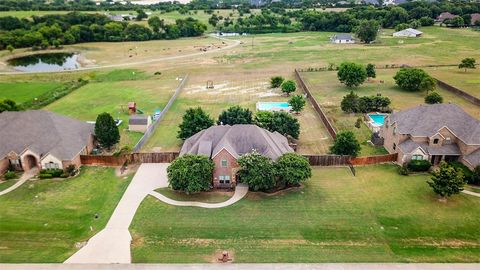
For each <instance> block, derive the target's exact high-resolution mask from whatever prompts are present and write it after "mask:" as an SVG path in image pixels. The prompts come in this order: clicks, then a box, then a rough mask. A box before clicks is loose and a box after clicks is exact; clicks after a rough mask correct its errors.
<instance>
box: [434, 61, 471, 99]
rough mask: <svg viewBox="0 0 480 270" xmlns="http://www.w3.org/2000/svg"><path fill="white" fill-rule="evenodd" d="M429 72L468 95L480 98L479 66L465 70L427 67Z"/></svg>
mask: <svg viewBox="0 0 480 270" xmlns="http://www.w3.org/2000/svg"><path fill="white" fill-rule="evenodd" d="M428 72H429V73H430V74H432V75H433V76H435V77H436V78H438V79H439V80H442V81H444V82H446V83H448V84H450V85H452V86H455V87H457V88H459V89H461V90H463V91H465V92H467V93H469V94H470V95H472V96H474V97H477V98H480V67H477V68H476V69H473V70H471V69H469V70H467V72H465V71H464V70H463V69H458V68H455V67H454V68H436V69H429V71H428Z"/></svg>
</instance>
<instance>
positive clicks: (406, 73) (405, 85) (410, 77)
mask: <svg viewBox="0 0 480 270" xmlns="http://www.w3.org/2000/svg"><path fill="white" fill-rule="evenodd" d="M429 77H430V76H429V75H428V74H427V73H426V72H425V71H424V70H422V69H418V68H401V69H400V70H399V71H397V74H395V76H394V77H393V79H395V83H396V84H397V85H398V86H399V87H400V88H402V89H403V90H407V91H420V90H422V85H421V84H422V81H423V82H424V84H425V83H426V82H427V81H426V79H427V78H429Z"/></svg>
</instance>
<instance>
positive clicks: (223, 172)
mask: <svg viewBox="0 0 480 270" xmlns="http://www.w3.org/2000/svg"><path fill="white" fill-rule="evenodd" d="M212 160H213V163H215V168H214V170H213V186H214V187H216V188H231V187H234V186H235V185H236V183H237V179H236V175H235V174H236V171H237V169H238V167H239V165H238V162H237V160H236V159H235V158H234V157H233V156H232V155H231V154H230V153H229V152H228V151H227V150H225V149H223V150H222V151H220V153H218V154H217V155H216V156H215V157H214V158H213V159H212ZM222 160H226V161H227V166H226V167H223V166H222ZM220 176H230V183H229V184H222V183H220Z"/></svg>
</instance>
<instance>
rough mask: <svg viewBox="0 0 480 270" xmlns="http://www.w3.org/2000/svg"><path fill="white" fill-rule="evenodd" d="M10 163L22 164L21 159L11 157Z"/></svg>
mask: <svg viewBox="0 0 480 270" xmlns="http://www.w3.org/2000/svg"><path fill="white" fill-rule="evenodd" d="M10 164H12V165H20V160H18V159H11V160H10Z"/></svg>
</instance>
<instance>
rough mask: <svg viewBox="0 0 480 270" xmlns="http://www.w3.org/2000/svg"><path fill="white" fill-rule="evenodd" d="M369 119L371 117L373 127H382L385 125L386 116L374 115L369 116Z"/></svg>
mask: <svg viewBox="0 0 480 270" xmlns="http://www.w3.org/2000/svg"><path fill="white" fill-rule="evenodd" d="M368 117H370V119H372V122H373V123H372V125H373V126H376V127H381V126H383V124H384V123H385V117H386V115H384V114H376V113H372V114H369V115H368Z"/></svg>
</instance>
